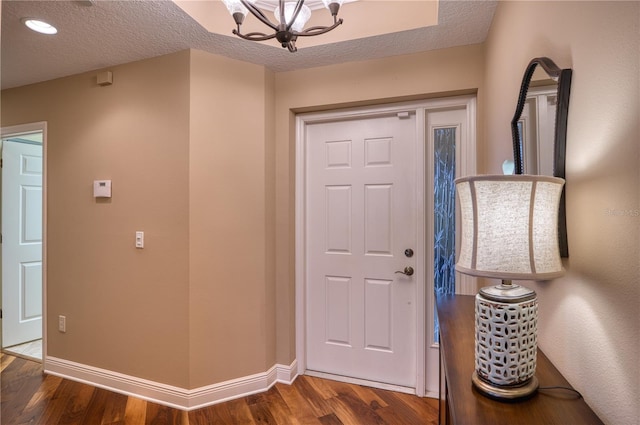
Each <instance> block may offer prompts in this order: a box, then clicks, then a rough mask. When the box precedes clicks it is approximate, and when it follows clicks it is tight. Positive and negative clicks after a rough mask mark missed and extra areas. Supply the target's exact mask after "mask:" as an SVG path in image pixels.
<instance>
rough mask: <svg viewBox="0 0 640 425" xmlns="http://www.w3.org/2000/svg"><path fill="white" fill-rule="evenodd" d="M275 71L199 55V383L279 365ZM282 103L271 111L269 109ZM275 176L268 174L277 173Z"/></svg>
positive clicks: (193, 153) (193, 318)
mask: <svg viewBox="0 0 640 425" xmlns="http://www.w3.org/2000/svg"><path fill="white" fill-rule="evenodd" d="M272 80H273V75H272V74H271V73H270V72H267V71H265V69H264V68H263V67H261V66H256V65H251V64H247V63H243V62H238V61H234V60H230V59H226V58H223V57H220V56H214V55H211V54H208V53H204V52H201V51H195V50H194V51H192V52H191V91H190V99H191V102H190V122H191V125H190V130H191V133H190V151H189V175H190V187H189V195H190V201H189V217H190V221H189V224H190V229H189V235H190V240H189V247H190V249H189V252H190V267H189V270H190V283H191V286H190V304H189V308H190V310H189V317H190V330H191V332H190V337H191V339H190V360H191V372H190V375H191V386H192V387H193V388H195V387H199V386H203V385H206V384H210V383H212V382H221V381H224V380H228V379H233V378H239V377H243V376H247V375H251V374H254V373H259V372H265V371H266V370H268V369H269V368H270V367H271V366H273V365H274V364H275V305H274V293H275V289H274V276H273V266H272V264H273V256H274V253H273V249H271V248H270V246H271V245H273V231H272V229H273V219H274V217H273V207H272V205H273V188H272V186H273V184H272V180H273V178H272V177H271V175H272V173H273V161H272V160H270V157H272V156H273V155H272V154H270V153H269V152H270V151H269V149H271V150H273V148H272V147H271V148H270V147H269V143H268V142H270V143H271V144H272V143H273V132H272V131H271V132H270V131H269V130H268V129H269V128H272V124H267V118H268V116H267V114H266V113H265V108H266V107H267V106H271V105H270V102H272V101H273V100H272V99H273V83H272ZM270 109H271V110H272V109H273V108H272V107H271V108H270ZM268 174H269V176H268Z"/></svg>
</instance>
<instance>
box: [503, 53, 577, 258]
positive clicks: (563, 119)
mask: <svg viewBox="0 0 640 425" xmlns="http://www.w3.org/2000/svg"><path fill="white" fill-rule="evenodd" d="M537 66H540V67H541V68H542V69H543V70H544V71H545V72H546V73H547V75H549V77H550V78H551V79H552V80H553V81H555V82H557V83H558V93H557V95H558V100H557V104H556V105H557V106H556V122H555V132H554V134H555V137H554V138H555V140H554V144H553V146H554V152H553V158H554V159H553V175H554V176H555V177H561V178H563V179H564V178H565V159H566V147H567V116H568V115H569V94H570V93H571V74H572V71H571V69H560V68H559V67H558V66H557V65H556V64H555V63H554V62H553V61H552V60H551V59H549V58H546V57H540V58H534V59H532V60H531V62H529V65H528V66H527V69H526V71H525V73H524V77H523V78H522V85H521V86H520V95H519V96H518V104H517V105H516V112H515V114H514V116H513V120H511V135H512V138H513V160H514V165H515V174H523V173H524V155H523V148H522V136H521V134H520V131H519V129H518V121H519V120H520V117H521V115H522V110H523V109H524V105H525V102H526V100H527V93H528V91H529V85H530V84H531V78H532V77H533V73H534V71H535V70H536V67H537ZM558 244H559V248H560V256H561V257H569V246H568V242H567V210H566V205H565V189H563V190H562V196H561V198H560V211H559V215H558Z"/></svg>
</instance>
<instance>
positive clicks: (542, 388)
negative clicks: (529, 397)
mask: <svg viewBox="0 0 640 425" xmlns="http://www.w3.org/2000/svg"><path fill="white" fill-rule="evenodd" d="M541 390H542V391H544V390H567V391H571V392H573V393H574V394H575V395H577V396H578V398H582V394H580V391H578V390H575V389H573V388H569V387H560V386H552V387H538V391H541Z"/></svg>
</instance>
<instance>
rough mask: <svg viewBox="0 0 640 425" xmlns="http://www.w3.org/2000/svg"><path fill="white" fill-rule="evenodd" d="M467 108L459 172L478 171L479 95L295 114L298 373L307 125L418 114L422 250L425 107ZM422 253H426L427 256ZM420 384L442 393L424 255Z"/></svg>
mask: <svg viewBox="0 0 640 425" xmlns="http://www.w3.org/2000/svg"><path fill="white" fill-rule="evenodd" d="M456 107H465V108H466V111H467V115H468V125H469V137H468V140H467V141H466V142H467V143H463V146H461V151H460V152H461V164H460V165H461V167H460V172H461V173H464V175H468V174H475V171H476V96H475V95H465V96H455V97H444V98H437V99H425V100H421V101H411V102H400V103H391V104H383V105H374V106H368V107H359V108H350V109H340V110H331V111H322V112H311V113H304V114H298V115H296V123H295V124H296V145H295V149H296V151H295V152H296V154H295V155H296V156H295V161H296V162H295V246H296V248H295V308H296V312H295V324H296V330H295V333H296V360H297V363H298V374H299V375H303V374H304V373H305V371H306V369H307V364H306V319H307V312H306V302H305V301H306V288H307V282H306V278H305V276H306V273H307V265H306V258H307V253H306V243H307V241H306V239H307V238H306V215H307V213H306V200H307V196H306V175H307V169H306V149H305V147H306V136H305V135H306V126H307V125H309V124H316V123H321V122H330V121H337V120H347V119H354V118H364V117H374V116H379V115H389V114H393V113H398V112H405V111H412V112H414V113H415V114H416V136H417V138H418V143H417V146H416V153H417V157H418V161H417V164H416V180H417V181H416V183H417V186H416V204H417V205H416V208H417V217H416V219H417V223H416V224H417V227H416V232H417V234H418V241H417V246H416V248H417V251H418V253H420V252H421V253H423V254H424V250H425V243H426V237H427V235H426V232H425V225H426V221H425V205H426V204H425V197H426V194H425V185H426V180H425V163H426V157H425V153H426V151H425V148H426V146H425V145H426V134H425V132H426V128H425V127H426V123H425V118H426V112H428V111H429V110H438V109H444V108H456ZM423 257H424V255H423ZM416 265H417V266H418V267H417V269H418V270H417V272H416V283H417V288H416V296H417V299H416V321H417V323H416V350H417V353H416V388H415V393H416V395H418V396H421V397H422V396H425V395H426V396H431V397H438V390H437V388H436V389H427V388H426V360H427V346H426V344H427V338H426V336H427V335H426V334H427V332H425V330H426V325H427V323H431V322H432V321H433V319H428V318H427V317H426V314H427V307H428V305H427V303H428V298H429V297H428V296H427V294H426V288H427V284H426V279H425V276H426V273H425V272H427V270H426V266H427V262H426V259H425V258H423V259H422V260H421V261H420V262H418V263H417V264H416Z"/></svg>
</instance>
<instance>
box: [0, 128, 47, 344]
mask: <svg viewBox="0 0 640 425" xmlns="http://www.w3.org/2000/svg"><path fill="white" fill-rule="evenodd" d="M2 162H3V164H2V312H3V318H2V346H3V347H9V346H12V345H16V344H20V343H23V342H26V341H31V340H35V339H39V338H41V337H42V145H40V144H28V143H19V142H12V141H7V140H4V141H3V143H2Z"/></svg>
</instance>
